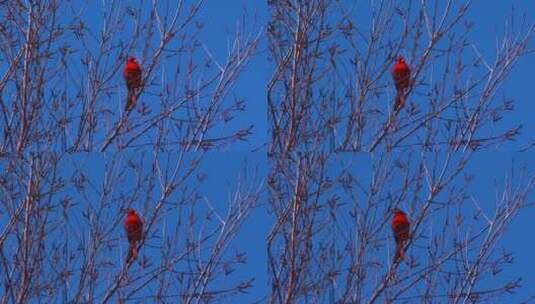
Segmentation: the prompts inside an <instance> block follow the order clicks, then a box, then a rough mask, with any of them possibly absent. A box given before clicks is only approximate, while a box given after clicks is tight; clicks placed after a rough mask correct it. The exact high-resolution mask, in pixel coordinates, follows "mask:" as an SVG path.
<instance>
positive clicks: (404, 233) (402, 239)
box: [392, 208, 411, 262]
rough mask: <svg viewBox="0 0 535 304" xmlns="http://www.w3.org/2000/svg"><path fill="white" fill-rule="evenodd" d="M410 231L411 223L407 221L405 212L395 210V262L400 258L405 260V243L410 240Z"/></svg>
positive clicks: (393, 222)
mask: <svg viewBox="0 0 535 304" xmlns="http://www.w3.org/2000/svg"><path fill="white" fill-rule="evenodd" d="M410 229H411V223H410V222H409V220H408V219H407V216H406V215H405V212H403V211H401V210H399V209H397V208H396V209H394V217H393V218H392V232H394V239H395V240H396V255H395V256H394V262H396V261H397V260H398V259H399V258H401V259H405V252H404V247H405V243H406V242H407V241H408V240H409V232H410Z"/></svg>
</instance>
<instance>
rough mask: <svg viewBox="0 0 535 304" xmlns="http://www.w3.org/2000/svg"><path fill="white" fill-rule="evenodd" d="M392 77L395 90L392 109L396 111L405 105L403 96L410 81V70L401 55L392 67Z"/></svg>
mask: <svg viewBox="0 0 535 304" xmlns="http://www.w3.org/2000/svg"><path fill="white" fill-rule="evenodd" d="M392 79H394V84H395V85H396V91H397V93H396V102H395V105H394V110H395V111H398V110H400V109H401V108H403V106H404V105H405V97H406V94H407V89H408V88H409V85H410V81H411V70H410V68H409V66H408V65H407V63H405V60H404V59H403V57H401V56H400V57H398V59H397V61H396V63H395V64H394V67H392Z"/></svg>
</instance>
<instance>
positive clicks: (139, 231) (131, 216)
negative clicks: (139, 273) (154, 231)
mask: <svg viewBox="0 0 535 304" xmlns="http://www.w3.org/2000/svg"><path fill="white" fill-rule="evenodd" d="M124 230H126V236H127V237H128V243H129V247H128V256H127V257H126V260H127V261H130V259H136V258H137V247H138V243H139V242H140V241H141V238H142V237H143V222H142V221H141V218H140V217H139V216H138V215H137V213H136V211H135V210H134V209H128V210H127V211H126V218H125V219H124Z"/></svg>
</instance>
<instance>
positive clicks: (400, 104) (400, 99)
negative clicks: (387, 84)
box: [394, 91, 405, 113]
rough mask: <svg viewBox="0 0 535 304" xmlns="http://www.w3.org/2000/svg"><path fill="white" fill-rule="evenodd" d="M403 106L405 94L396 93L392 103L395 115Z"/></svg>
mask: <svg viewBox="0 0 535 304" xmlns="http://www.w3.org/2000/svg"><path fill="white" fill-rule="evenodd" d="M404 105H405V92H403V91H398V92H397V94H396V100H395V103H394V111H395V112H396V113H397V112H398V111H399V110H401V108H403V106H404Z"/></svg>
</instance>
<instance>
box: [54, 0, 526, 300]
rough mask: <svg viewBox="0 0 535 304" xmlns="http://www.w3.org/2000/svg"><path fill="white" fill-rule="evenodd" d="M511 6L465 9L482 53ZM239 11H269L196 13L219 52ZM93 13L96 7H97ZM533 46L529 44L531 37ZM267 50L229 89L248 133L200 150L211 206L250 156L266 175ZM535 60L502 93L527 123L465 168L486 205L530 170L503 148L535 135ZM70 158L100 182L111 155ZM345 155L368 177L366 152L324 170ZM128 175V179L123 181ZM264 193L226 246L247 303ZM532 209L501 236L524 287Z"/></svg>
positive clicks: (257, 12) (235, 8) (259, 261)
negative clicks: (241, 106)
mask: <svg viewBox="0 0 535 304" xmlns="http://www.w3.org/2000/svg"><path fill="white" fill-rule="evenodd" d="M514 4H515V6H516V9H517V13H518V12H528V13H530V14H533V12H535V2H534V1H514ZM510 8H511V3H510V2H509V1H499V0H493V1H475V2H474V4H473V8H472V11H471V12H470V14H469V16H470V17H469V18H470V19H471V20H473V21H474V22H475V26H474V30H473V33H472V37H473V39H474V40H475V41H476V43H477V45H478V48H479V49H480V50H481V51H482V53H483V54H485V55H486V56H489V58H492V56H493V55H494V50H495V44H496V39H495V37H496V35H500V34H502V33H503V26H502V24H503V22H504V21H505V20H506V16H507V12H509V10H510ZM244 13H245V14H247V15H248V18H246V25H247V26H248V30H249V33H255V32H258V31H260V30H262V29H263V25H264V24H265V23H266V22H267V21H268V19H269V16H268V12H267V5H266V1H260V0H252V1H246V0H229V1H217V0H216V1H206V4H205V5H204V7H203V9H202V10H201V13H200V15H199V19H200V20H202V21H203V22H204V23H205V31H204V32H203V33H202V35H201V39H202V40H203V42H204V43H205V45H206V47H207V48H208V49H209V50H210V51H211V52H212V53H213V55H214V57H215V58H216V59H218V60H224V58H225V56H226V53H227V50H228V49H227V45H228V43H229V39H230V38H229V36H231V35H232V34H233V33H234V30H235V28H236V24H237V22H238V21H240V22H241V17H242V15H243V14H244ZM95 15H98V13H97V14H95ZM252 16H254V18H253V17H252ZM527 18H528V20H530V21H531V22H533V21H534V18H533V15H528V16H527ZM93 21H94V22H95V24H91V26H96V27H98V26H99V25H100V23H97V22H98V21H97V19H94V20H93ZM519 21H521V20H519V19H515V22H519ZM531 46H532V47H533V43H532V44H531ZM266 56H267V52H266V40H265V39H261V41H260V44H259V48H258V52H257V54H256V56H255V57H254V58H253V59H252V60H251V62H250V63H249V64H248V65H247V67H246V69H245V70H244V71H243V73H242V74H241V75H240V77H239V80H238V82H237V83H236V86H235V87H234V88H233V90H232V94H231V96H232V97H234V96H235V97H237V98H242V99H244V100H245V102H246V104H247V109H246V111H245V112H243V113H241V115H240V116H238V117H237V118H236V119H235V121H234V122H233V125H234V126H244V125H254V129H253V134H252V135H251V137H249V140H248V141H246V142H238V143H236V144H235V145H233V146H232V147H228V148H225V149H224V150H225V151H224V152H213V153H207V154H206V155H204V159H203V162H202V163H201V167H200V169H199V171H198V173H199V174H201V173H202V174H204V175H205V176H206V178H205V180H204V181H203V182H202V183H199V185H198V187H199V188H198V191H199V192H200V193H203V195H205V198H206V199H207V200H208V201H210V202H211V203H212V204H213V205H214V206H215V208H216V209H218V208H221V210H222V211H223V210H224V206H225V204H226V203H227V202H228V200H229V199H228V197H229V195H230V194H231V191H232V189H233V187H235V186H236V177H237V176H238V175H239V174H240V173H241V172H243V169H244V167H245V164H247V167H248V168H253V167H254V168H257V169H258V171H257V174H258V175H257V177H256V178H255V179H251V180H249V182H251V183H257V184H260V183H261V182H262V181H263V177H264V176H265V175H266V173H267V172H269V163H268V160H267V158H266V155H265V153H264V152H259V153H250V151H253V150H256V149H258V148H263V145H264V144H265V143H266V141H267V140H268V136H267V134H268V122H267V117H266V98H265V88H266V83H267V81H268V79H269V77H270V76H271V72H272V70H273V67H271V66H270V65H269V63H268V60H267V57H266ZM533 67H535V56H533V55H532V56H528V57H525V58H522V59H521V60H520V62H519V64H517V65H516V67H515V69H514V70H513V72H512V77H511V78H510V79H509V80H508V81H507V82H506V83H505V85H504V87H503V92H504V93H505V96H507V97H512V98H514V99H515V101H516V103H515V105H516V107H515V111H514V112H513V113H510V116H509V117H508V118H506V119H505V121H506V122H507V123H512V122H521V123H523V124H524V130H523V134H522V135H521V137H520V138H519V141H518V142H516V143H513V144H508V145H507V146H506V147H505V148H504V150H506V151H504V152H489V153H476V154H475V155H474V157H473V159H472V162H471V163H470V164H469V166H468V169H467V173H471V174H473V175H474V180H473V182H472V184H471V186H470V189H469V192H470V193H471V195H473V196H474V197H476V198H477V199H478V200H479V201H480V202H481V203H482V205H484V206H488V207H489V208H491V207H492V206H493V203H494V200H495V192H494V190H495V183H497V184H498V185H499V186H498V188H499V187H500V185H503V182H504V176H505V175H506V174H508V173H509V170H510V168H511V166H512V164H514V166H515V168H519V167H521V166H522V165H525V166H527V168H528V170H527V171H528V172H529V173H531V174H535V154H533V153H530V154H528V153H526V154H518V153H513V152H508V151H507V150H510V151H514V150H518V148H519V146H524V144H521V143H522V142H523V143H526V141H529V140H531V141H535V135H534V133H535V132H533V130H534V129H535V122H534V121H533V118H532V117H533V114H532V113H533V112H534V111H535V103H534V101H533V95H534V94H533V90H532V89H531V88H532V86H533V75H532V70H533ZM121 81H123V80H122V78H120V77H119V76H118V78H117V83H120V82H121ZM526 144H527V143H526ZM229 151H237V152H229ZM136 153H137V152H134V153H127V154H126V155H125V158H128V157H134V158H135V157H137V155H136ZM150 155H151V153H150V152H148V153H147V154H146V155H145V156H146V157H150ZM67 159H68V161H67V162H66V163H65V166H66V167H64V172H63V173H64V174H65V175H67V174H68V173H70V172H72V170H74V166H75V164H76V165H78V166H80V167H81V168H83V171H84V172H85V173H87V175H88V176H89V178H90V179H91V180H93V181H94V182H95V183H96V184H98V183H99V182H101V179H102V177H103V173H104V170H105V164H106V163H107V162H109V161H110V159H111V155H110V154H102V155H97V154H79V155H75V156H73V158H70V157H68V158H67ZM348 163H352V164H353V165H352V166H353V167H352V170H354V172H355V174H356V175H357V176H361V178H362V180H363V181H364V182H367V181H369V179H370V177H371V175H372V172H371V167H370V166H369V156H368V155H362V154H360V155H359V154H356V155H354V156H353V155H351V154H344V155H343V156H339V157H334V159H333V161H332V163H331V164H332V168H330V169H329V172H331V173H334V172H337V171H338V170H339V169H340V168H341V167H342V166H346V165H347V164H348ZM147 169H148V167H147ZM130 178H131V177H129V178H127V179H126V180H127V181H128V180H129V179H130ZM191 185H192V186H197V183H196V182H192V184H191ZM118 188H119V189H117V191H119V192H121V191H122V192H125V193H128V192H129V191H132V189H129V188H121V187H120V186H118ZM71 194H72V195H73V196H74V198H75V200H76V201H77V202H78V203H79V204H80V205H79V208H80V209H76V210H78V211H81V210H83V207H84V206H83V204H87V203H89V202H90V201H91V200H92V199H97V196H95V197H93V198H92V197H89V198H80V197H76V194H75V193H74V192H73V193H71ZM266 195H267V192H266V191H262V193H261V199H260V204H259V206H258V208H257V209H255V210H254V212H253V213H252V214H251V216H250V217H249V218H248V219H247V220H246V221H245V223H244V225H243V229H241V231H240V232H239V233H238V236H237V239H236V240H235V242H233V245H232V246H231V248H230V252H233V250H235V249H236V248H239V250H244V251H245V252H246V253H247V263H246V264H245V266H244V267H243V268H241V269H240V270H239V271H237V273H236V274H235V277H234V278H247V277H252V276H254V277H255V282H254V287H253V288H252V290H251V292H250V294H248V295H242V298H240V299H242V300H243V301H244V303H247V302H250V301H252V300H255V299H260V298H262V297H263V296H264V295H266V294H267V293H268V292H269V290H270V286H269V282H268V278H267V275H266V271H267V266H266V248H265V238H266V235H267V233H268V232H269V229H270V228H271V225H272V223H273V218H272V217H271V215H269V214H268V212H267V206H266V201H267V200H266ZM529 200H530V202H531V203H533V202H535V197H534V196H533V195H532V196H531V197H530V198H529ZM134 204H137V203H134ZM137 208H138V209H142V208H143V206H141V205H138V206H137ZM109 211H110V214H109V215H108V216H109V217H110V218H113V217H114V216H116V214H117V212H118V210H117V209H116V208H112V209H110V210H109ZM76 216H79V215H76ZM534 216H535V210H534V209H533V208H531V209H527V210H525V211H523V212H522V213H521V215H520V216H519V217H518V218H517V219H516V220H515V221H514V222H513V224H512V225H511V228H510V229H509V230H508V231H507V233H506V238H505V239H504V240H503V242H502V243H501V245H503V246H504V247H505V248H507V249H509V250H511V251H513V252H514V256H515V260H514V264H513V265H511V266H510V267H509V268H507V269H506V270H505V273H506V276H512V275H520V276H522V277H523V278H524V287H526V286H528V285H529V284H531V285H533V282H535V273H533V271H532V265H533V261H532V260H533V256H535V243H534V242H532V241H530V240H531V239H530V238H531V234H530V231H533V230H534V228H535V227H534V226H533V220H532V219H533V218H534ZM160 228H161V227H160ZM156 230H157V229H156ZM113 233H115V234H116V236H117V237H119V238H120V237H124V236H123V231H122V230H121V227H117V228H116V230H115V231H114V232H113ZM82 234H83V233H82ZM123 249H124V248H123ZM143 254H146V255H150V248H146V249H144V253H143ZM221 284H225V282H221ZM529 292H530V290H529V288H523V289H522V292H521V293H519V294H518V295H515V296H514V299H515V301H514V302H516V300H517V299H524V298H526V297H527V296H528V295H530V293H529Z"/></svg>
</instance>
